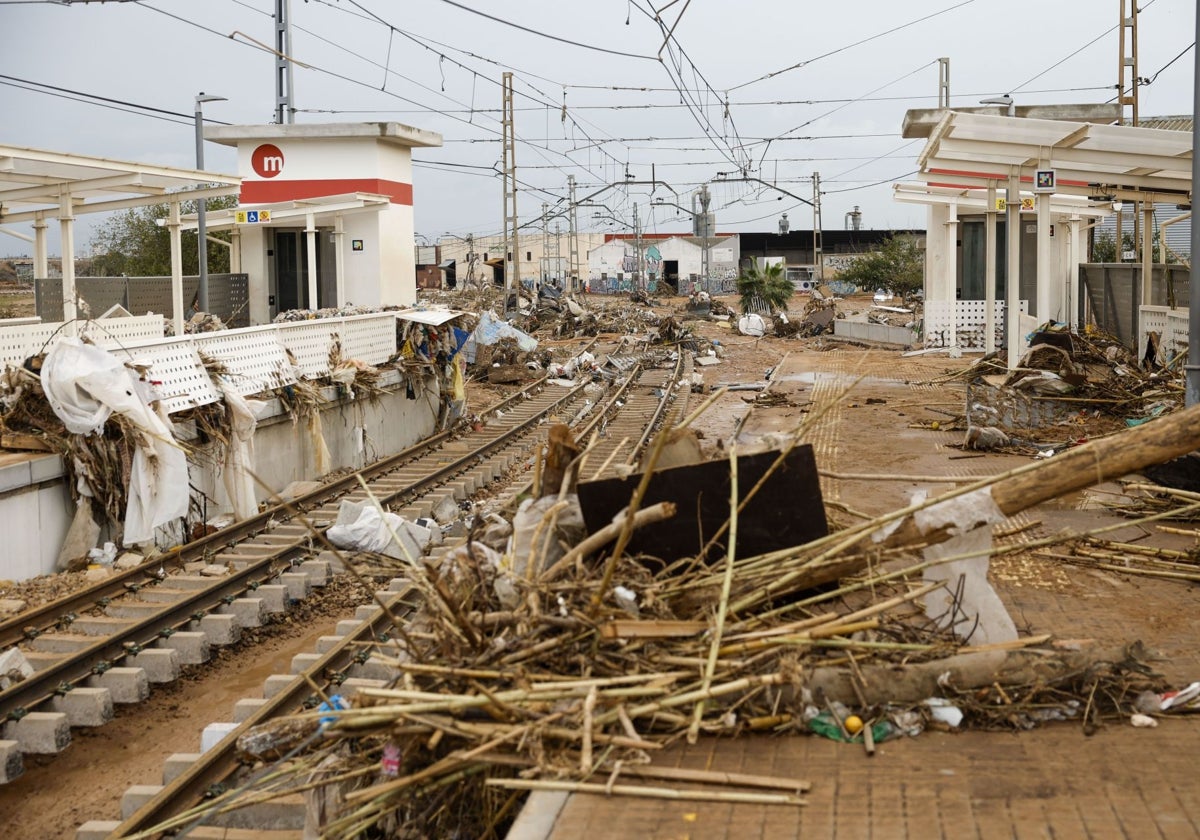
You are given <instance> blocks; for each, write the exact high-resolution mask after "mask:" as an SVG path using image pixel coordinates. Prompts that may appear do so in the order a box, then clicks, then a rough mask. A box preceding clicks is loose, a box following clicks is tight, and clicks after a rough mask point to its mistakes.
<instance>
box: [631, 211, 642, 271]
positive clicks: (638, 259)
mask: <svg viewBox="0 0 1200 840" xmlns="http://www.w3.org/2000/svg"><path fill="white" fill-rule="evenodd" d="M633 248H634V257H633V288H634V289H635V290H640V289H641V288H642V226H641V223H640V222H639V221H638V206H637V204H634V205H633Z"/></svg>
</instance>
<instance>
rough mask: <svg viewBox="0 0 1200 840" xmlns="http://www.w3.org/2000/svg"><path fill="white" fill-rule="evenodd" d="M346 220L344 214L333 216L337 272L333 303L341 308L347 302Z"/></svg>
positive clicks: (334, 262)
mask: <svg viewBox="0 0 1200 840" xmlns="http://www.w3.org/2000/svg"><path fill="white" fill-rule="evenodd" d="M345 245H346V222H345V219H343V218H342V214H341V213H338V214H337V215H336V216H334V217H333V265H334V272H335V273H336V274H337V278H336V279H335V281H334V283H335V288H336V290H337V291H336V294H337V299H336V300H334V302H333V305H334V306H336V307H338V308H339V309H340V308H341V307H342V306H343V304H345V303H346V250H345Z"/></svg>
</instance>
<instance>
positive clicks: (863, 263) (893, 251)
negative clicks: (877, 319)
mask: <svg viewBox="0 0 1200 840" xmlns="http://www.w3.org/2000/svg"><path fill="white" fill-rule="evenodd" d="M838 279H839V280H848V281H850V282H851V283H854V284H856V285H857V286H858V287H859V288H861V289H866V290H875V289H887V290H888V291H889V292H891V293H892V294H894V295H898V296H900V297H903V298H909V297H912V296H913V295H914V294H916V293H917V292H918V291H920V290H921V289H923V288H924V287H925V251H924V250H923V249H922V248H921V246H920V245H919V244H918V243H917V241H916V240H915V239H910V238H908V237H901V236H893V237H891V238H889V239H888V240H886V241H885V242H884V243H883V244H882V245H881V246H880V247H879V248H878V249H877V250H875V251H871V252H870V253H867V254H863V255H862V256H860V257H859V258H858V259H856V260H855V261H854V262H853V263H852V264H851V265H850V267H849V268H846V269H845V270H843V271H841V272H839V273H838Z"/></svg>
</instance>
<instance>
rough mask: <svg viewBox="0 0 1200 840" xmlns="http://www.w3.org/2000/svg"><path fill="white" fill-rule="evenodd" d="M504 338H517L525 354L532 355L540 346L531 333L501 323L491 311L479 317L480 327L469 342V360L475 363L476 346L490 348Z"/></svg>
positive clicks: (472, 334) (518, 344)
mask: <svg viewBox="0 0 1200 840" xmlns="http://www.w3.org/2000/svg"><path fill="white" fill-rule="evenodd" d="M502 338H515V339H516V340H517V347H519V348H520V349H521V351H522V352H524V353H532V352H533V351H534V350H536V349H537V346H538V343H537V339H536V338H534V337H533V336H531V335H530V334H529V333H526V332H522V331H521V330H519V329H517V328H516V327H514V326H513V325H512V324H506V323H505V322H504V321H501V320H500V319H499V318H497V317H496V313H494V312H492V311H491V310H490V309H489V310H485V311H484V312H483V314H482V315H480V316H479V326H477V327H475V332H473V333H471V338H470V340H469V341H468V342H467V343H468V350H467V359H468V360H469V361H474V358H475V345H479V344H482V345H483V346H484V347H489V346H491V345H493V344H495V343H496V342H497V341H499V340H500V339H502Z"/></svg>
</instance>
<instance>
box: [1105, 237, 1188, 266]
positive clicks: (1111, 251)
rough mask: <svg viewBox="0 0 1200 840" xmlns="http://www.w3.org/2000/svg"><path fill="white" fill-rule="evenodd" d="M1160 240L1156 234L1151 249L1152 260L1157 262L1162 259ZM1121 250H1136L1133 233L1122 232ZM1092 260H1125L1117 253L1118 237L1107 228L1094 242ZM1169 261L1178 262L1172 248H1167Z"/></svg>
mask: <svg viewBox="0 0 1200 840" xmlns="http://www.w3.org/2000/svg"><path fill="white" fill-rule="evenodd" d="M1158 240H1159V237H1158V235H1155V237H1154V243H1153V245H1152V246H1151V250H1150V259H1151V261H1153V262H1156V263H1157V262H1160V261H1161V260H1160V259H1159V247H1158V244H1159V243H1158ZM1121 250H1122V251H1133V250H1135V247H1134V244H1133V234H1132V233H1129V232H1124V233H1122V234H1121ZM1092 262H1097V263H1115V262H1124V260H1123V259H1121V256H1120V255H1119V254H1118V253H1117V238H1116V236H1114V235H1113V234H1112V233H1111V232H1110V231H1107V230H1105V231H1101V232H1100V233H1099V234H1097V235H1096V239H1095V241H1093V242H1092ZM1167 262H1169V263H1173V262H1178V258H1177V257H1176V256H1175V254H1174V253H1173V252H1172V251H1171V250H1170V249H1168V250H1167Z"/></svg>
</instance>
